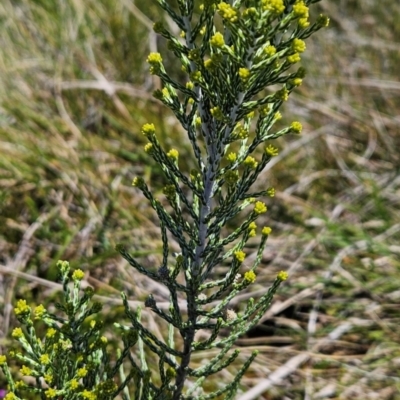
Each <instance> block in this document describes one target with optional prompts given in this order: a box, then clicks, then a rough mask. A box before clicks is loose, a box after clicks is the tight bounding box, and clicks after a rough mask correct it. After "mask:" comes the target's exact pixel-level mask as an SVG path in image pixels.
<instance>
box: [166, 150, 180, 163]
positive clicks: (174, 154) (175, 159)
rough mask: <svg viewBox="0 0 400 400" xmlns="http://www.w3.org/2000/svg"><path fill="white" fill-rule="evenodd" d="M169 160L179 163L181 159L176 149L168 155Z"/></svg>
mask: <svg viewBox="0 0 400 400" xmlns="http://www.w3.org/2000/svg"><path fill="white" fill-rule="evenodd" d="M167 156H168V158H170V159H171V160H173V161H177V160H178V158H179V152H178V150H176V149H171V150H170V151H169V152H168V153H167Z"/></svg>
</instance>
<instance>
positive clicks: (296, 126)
mask: <svg viewBox="0 0 400 400" xmlns="http://www.w3.org/2000/svg"><path fill="white" fill-rule="evenodd" d="M290 129H291V131H292V132H294V133H301V131H302V130H303V126H302V125H301V123H300V122H298V121H293V122H292V123H291V125H290Z"/></svg>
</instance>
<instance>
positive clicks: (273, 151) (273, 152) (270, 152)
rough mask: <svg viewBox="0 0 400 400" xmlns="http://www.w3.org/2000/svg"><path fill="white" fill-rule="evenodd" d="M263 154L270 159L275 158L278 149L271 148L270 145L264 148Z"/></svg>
mask: <svg viewBox="0 0 400 400" xmlns="http://www.w3.org/2000/svg"><path fill="white" fill-rule="evenodd" d="M265 152H266V153H267V154H268V155H269V156H271V157H275V156H277V155H278V154H279V153H278V149H277V148H276V147H274V146H272V144H269V145H268V146H267V147H266V149H265Z"/></svg>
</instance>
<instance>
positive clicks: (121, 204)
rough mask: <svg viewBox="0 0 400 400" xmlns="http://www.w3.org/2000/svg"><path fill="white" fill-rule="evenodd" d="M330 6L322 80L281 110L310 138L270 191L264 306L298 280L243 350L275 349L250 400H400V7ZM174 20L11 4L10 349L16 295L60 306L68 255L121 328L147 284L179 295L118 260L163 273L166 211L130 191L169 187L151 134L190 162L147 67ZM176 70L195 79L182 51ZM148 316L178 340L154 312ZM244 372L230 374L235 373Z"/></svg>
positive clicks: (0, 50) (5, 140)
mask: <svg viewBox="0 0 400 400" xmlns="http://www.w3.org/2000/svg"><path fill="white" fill-rule="evenodd" d="M316 8H317V9H319V10H317V12H318V11H320V12H324V13H326V14H328V15H329V16H330V18H331V26H330V28H329V29H326V30H323V31H321V32H319V33H318V34H316V35H315V36H313V37H312V38H311V39H310V40H309V41H308V42H307V51H306V53H305V55H304V56H303V57H302V58H303V62H302V64H303V65H304V66H305V67H306V69H307V70H308V76H307V78H306V79H305V82H304V85H303V86H302V87H301V88H300V89H299V90H298V91H297V93H296V94H294V95H293V96H292V97H291V100H289V102H288V104H287V105H286V106H285V109H284V112H283V123H285V121H286V122H288V121H289V122H290V121H292V120H293V119H298V120H300V121H301V122H302V123H303V126H304V130H303V134H302V135H301V136H300V137H299V136H295V137H290V138H287V137H286V138H284V139H282V140H280V142H279V145H280V147H281V149H282V150H281V152H280V155H279V157H277V158H276V159H274V163H273V164H270V165H269V167H268V170H267V171H266V172H265V174H264V176H263V181H261V182H257V185H259V187H260V188H261V187H262V188H265V187H266V186H271V185H272V186H274V187H275V188H276V190H277V194H276V196H275V198H273V199H268V205H269V212H268V213H267V216H266V219H267V221H266V222H267V223H268V225H270V226H271V227H272V228H273V235H272V236H271V237H270V239H269V240H268V245H267V248H266V251H265V254H264V259H263V265H264V267H263V268H260V269H259V275H258V278H257V283H256V284H255V285H254V286H253V288H254V292H253V293H251V294H249V297H250V295H251V296H258V295H260V294H262V293H264V292H265V290H266V287H268V285H269V284H270V282H271V281H272V280H273V278H274V276H275V274H276V272H277V271H279V270H281V269H285V270H288V271H289V273H290V279H289V280H288V282H287V284H285V285H284V287H283V288H282V289H281V290H280V293H279V295H278V296H277V297H276V298H275V302H274V304H273V305H272V307H271V309H270V311H269V312H268V314H267V315H266V316H265V320H264V322H263V324H262V325H260V326H259V327H258V328H257V329H256V330H254V331H253V332H250V334H249V335H248V336H247V337H243V338H241V339H240V341H239V342H238V344H237V345H238V346H240V347H241V348H242V354H243V359H244V357H245V356H247V355H249V354H250V352H251V351H252V350H253V349H254V348H257V349H259V350H260V355H259V356H258V357H257V358H256V361H255V362H254V364H253V365H252V367H251V368H250V370H249V372H248V374H247V375H246V376H245V378H244V380H243V382H242V383H243V385H242V386H243V387H242V390H243V393H245V392H246V391H249V390H250V389H251V388H254V387H256V388H259V390H258V391H253V392H251V391H250V392H248V393H247V394H243V395H242V396H241V397H239V398H240V399H241V400H250V399H256V398H259V399H323V398H340V399H380V400H384V399H400V395H399V392H400V378H399V374H398V370H399V367H400V346H399V342H400V333H399V329H398V326H399V322H400V308H399V302H400V290H399V287H400V273H399V272H400V240H399V239H400V174H399V169H400V156H399V151H398V149H400V134H399V126H400V114H399V110H400V81H399V72H398V71H399V64H400V42H399V38H400V4H399V3H398V2H396V1H392V0H381V1H379V2H378V1H373V0H368V1H367V0H337V1H332V0H325V1H323V2H322V3H319V5H318V6H317V7H316ZM160 18H162V15H161V14H160V10H159V9H158V8H157V6H156V4H155V2H154V3H153V2H150V1H148V0H137V1H136V2H134V1H133V0H119V1H114V0H86V1H84V2H83V1H77V0H65V1H47V0H4V1H2V2H1V4H0V26H1V35H0V347H1V351H2V352H4V351H5V349H7V348H8V347H9V346H10V341H9V337H10V335H9V333H10V331H11V330H12V329H13V327H14V326H15V324H16V320H15V317H14V316H13V314H12V307H11V305H12V304H14V303H15V300H16V299H18V298H26V299H27V300H29V302H31V304H33V305H37V304H40V303H46V304H48V303H51V302H53V301H55V299H57V296H58V291H59V289H60V286H59V284H58V283H57V280H56V278H57V271H56V269H55V264H56V261H57V260H58V259H66V260H69V261H70V263H71V265H72V267H80V268H82V269H83V270H84V271H85V272H86V278H85V279H86V281H87V282H88V284H90V285H91V286H93V287H95V289H96V292H97V293H98V294H99V295H101V296H102V299H103V300H104V301H105V303H106V310H105V311H106V312H105V315H106V317H105V318H106V322H107V321H108V322H113V321H115V320H118V321H119V322H122V321H123V310H122V306H121V305H120V300H119V291H120V290H124V291H126V292H127V293H128V295H129V297H130V298H131V299H132V300H133V301H132V303H136V302H140V303H141V302H142V301H143V300H144V299H145V297H146V295H147V294H148V293H149V292H151V293H153V294H154V296H155V298H156V300H157V302H158V303H162V302H163V301H165V300H166V298H167V297H166V296H167V290H166V288H164V287H162V286H159V285H158V284H156V283H154V282H151V281H149V280H148V279H147V278H145V277H143V276H140V275H138V274H137V273H136V271H134V270H133V269H132V268H129V267H128V266H127V263H126V262H125V261H123V260H121V258H120V257H119V256H118V255H117V253H116V251H115V250H114V246H115V244H117V243H124V244H125V245H126V246H127V247H129V248H130V249H131V251H132V253H134V254H135V255H136V256H138V257H141V259H142V261H143V262H145V263H146V265H148V266H149V267H150V268H151V267H153V266H154V268H157V266H158V265H159V260H160V257H161V254H160V251H161V242H160V238H159V231H158V222H157V219H156V218H155V216H154V214H153V213H152V212H151V210H150V209H149V207H148V206H147V204H146V202H145V201H144V199H143V197H142V196H141V195H139V194H138V192H137V191H135V190H134V189H133V188H132V187H131V181H132V178H133V176H135V175H144V176H145V178H146V180H148V181H150V182H151V185H152V187H154V188H159V191H160V193H161V188H162V186H163V182H162V178H161V177H160V173H159V171H158V170H157V168H156V167H155V166H154V165H153V164H152V161H151V159H150V158H149V157H148V156H147V155H146V154H145V153H144V151H143V144H144V140H143V139H144V138H143V137H142V135H141V134H140V127H141V125H142V124H143V123H146V122H154V123H155V124H156V126H158V127H159V129H160V130H161V131H162V135H163V138H162V140H163V141H164V143H165V144H166V145H168V146H172V145H173V144H174V143H179V144H180V145H182V147H183V149H182V150H181V154H182V153H183V155H184V154H185V148H186V147H185V146H186V142H185V139H184V132H182V131H181V130H180V128H179V125H178V124H176V121H174V119H173V118H172V116H171V114H169V113H168V110H166V109H164V108H163V106H162V105H161V104H160V103H158V102H157V101H156V100H153V99H152V97H151V92H152V90H154V89H155V88H157V85H158V84H159V83H158V81H157V80H156V79H154V77H151V76H149V74H148V71H147V65H146V64H145V59H146V56H147V54H148V53H149V51H150V50H151V51H155V50H156V49H158V50H159V51H161V52H162V53H163V54H165V43H164V42H163V41H161V40H160V39H157V38H156V36H155V35H154V34H153V33H151V30H150V29H151V26H152V22H154V21H156V20H158V19H160ZM396 41H397V42H396ZM167 65H168V67H169V68H170V70H173V71H175V73H179V71H178V67H177V66H176V65H175V64H174V60H173V59H170V60H167ZM185 159H186V160H187V163H188V164H187V165H183V166H182V167H183V168H187V169H188V170H189V169H190V167H191V165H190V161H189V160H188V158H187V157H185V156H183V157H181V160H182V162H184V161H185ZM255 251H256V248H254V249H252V248H251V246H250V247H249V249H248V252H249V253H252V252H255ZM254 255H255V253H254ZM247 259H250V260H251V257H248V258H246V260H247ZM240 300H243V298H242V299H238V301H237V303H235V304H232V306H233V307H234V308H235V309H238V310H239V309H240V308H241V303H240ZM144 317H145V319H146V320H147V324H148V325H149V326H150V327H151V329H152V330H153V331H154V332H155V334H156V335H162V334H163V333H162V329H160V328H159V327H158V325H157V320H156V319H153V315H152V314H150V313H146V314H145V315H144ZM195 361H198V362H201V360H195ZM234 373H235V371H234V370H228V371H225V372H224V374H225V377H226V379H227V380H228V379H232V375H233V374H234ZM1 379H2V378H0V388H1V387H2V383H3V387H4V382H3V381H1ZM210 385H211V386H216V385H218V382H210ZM257 385H258V386H257ZM252 393H253V394H252Z"/></svg>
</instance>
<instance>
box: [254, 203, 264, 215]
mask: <svg viewBox="0 0 400 400" xmlns="http://www.w3.org/2000/svg"><path fill="white" fill-rule="evenodd" d="M254 212H255V213H256V214H257V215H259V214H264V213H265V212H267V206H266V205H265V204H264V203H263V202H262V201H257V202H256V204H255V205H254Z"/></svg>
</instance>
